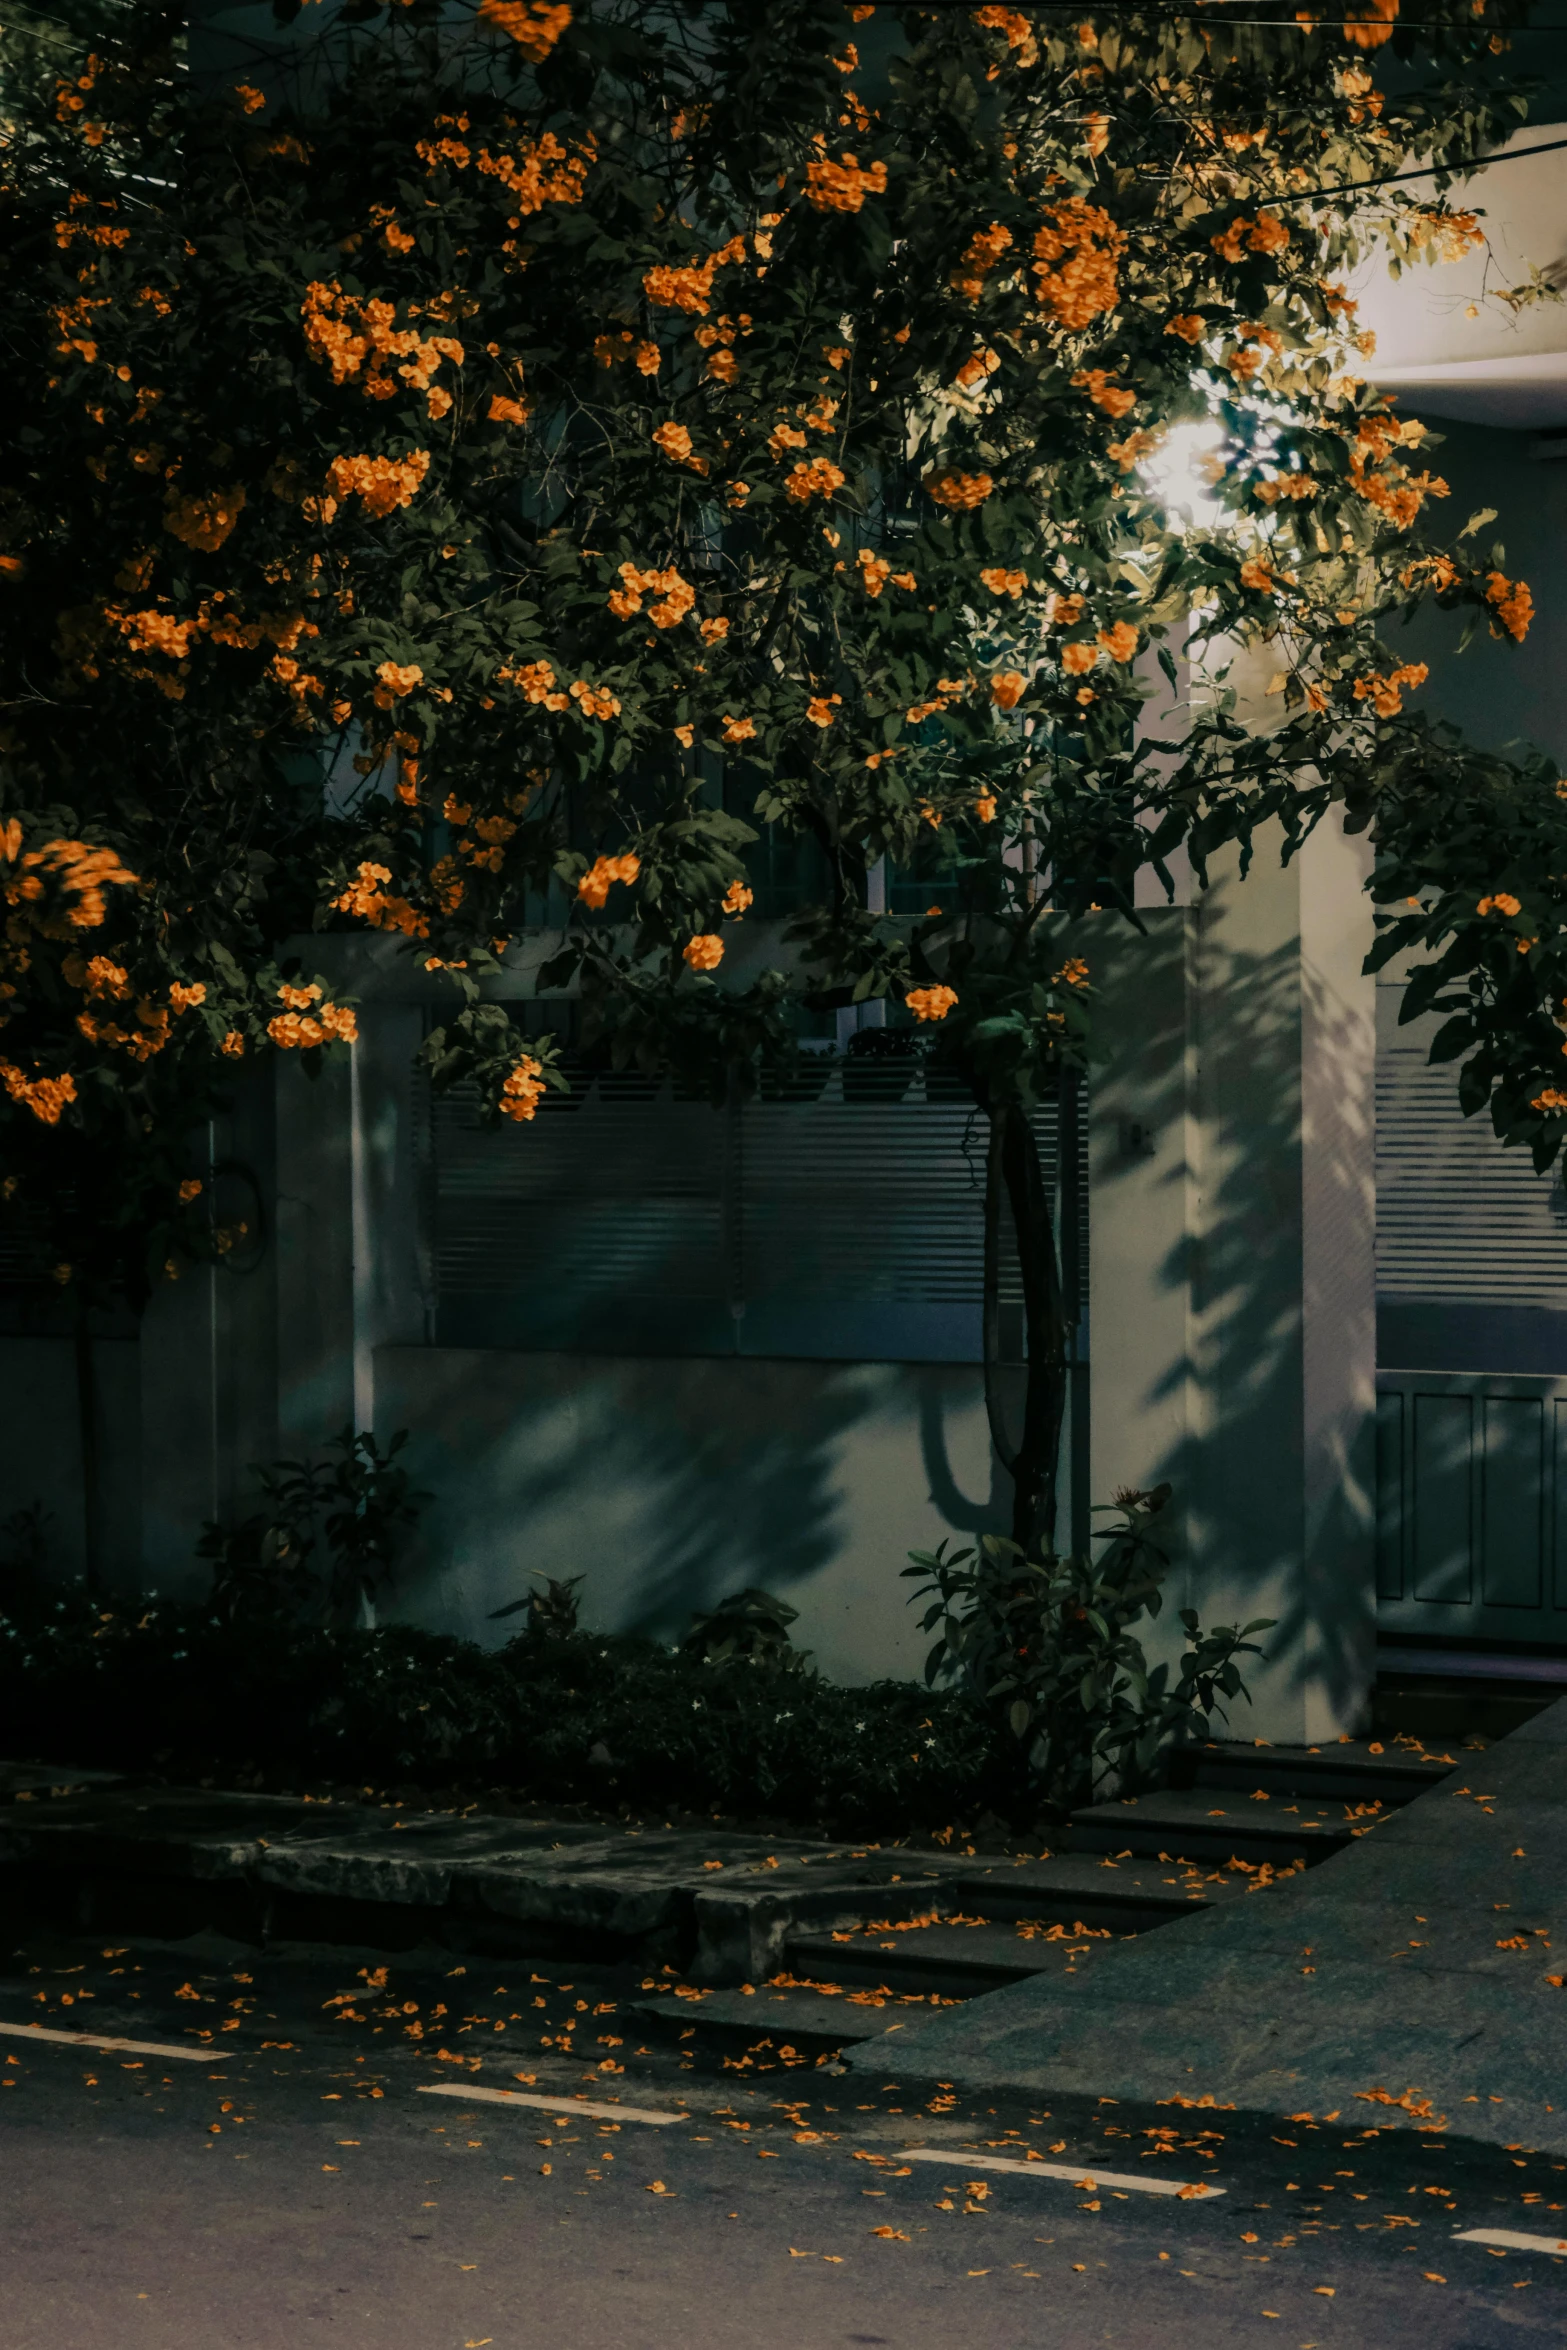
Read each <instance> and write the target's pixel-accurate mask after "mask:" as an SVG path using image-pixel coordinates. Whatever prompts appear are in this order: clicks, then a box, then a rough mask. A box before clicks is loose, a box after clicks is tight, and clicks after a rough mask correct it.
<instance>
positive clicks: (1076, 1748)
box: [903, 1485, 1273, 1808]
mask: <svg viewBox="0 0 1567 2350" xmlns="http://www.w3.org/2000/svg"><path fill="white" fill-rule="evenodd" d="M1169 1497H1170V1488H1169V1486H1168V1485H1161V1486H1158V1487H1157V1488H1156V1489H1155V1490H1154V1491H1153V1492H1152V1493H1135V1492H1131V1491H1127V1492H1123V1493H1118V1494H1117V1495H1116V1497H1115V1500H1114V1502H1113V1503H1112V1504H1111V1505H1110V1506H1111V1507H1112V1508H1114V1509H1116V1510H1118V1511H1119V1512H1120V1516H1121V1523H1120V1524H1119V1525H1116V1526H1112V1527H1110V1528H1109V1529H1108V1530H1107V1531H1105V1532H1104V1533H1101V1534H1098V1535H1096V1537H1095V1539H1096V1540H1098V1541H1101V1542H1105V1543H1107V1544H1108V1546H1109V1547H1108V1549H1107V1550H1106V1552H1105V1554H1104V1556H1103V1558H1102V1559H1101V1560H1100V1561H1099V1563H1098V1565H1097V1567H1095V1566H1094V1565H1093V1564H1092V1563H1091V1562H1090V1561H1089V1560H1087V1559H1082V1558H1057V1557H1055V1556H1053V1555H1051V1554H1047V1555H1046V1556H1044V1557H1042V1558H1039V1559H1031V1558H1029V1557H1027V1556H1026V1555H1025V1553H1024V1552H1023V1551H1022V1550H1021V1549H1020V1548H1019V1547H1018V1545H1017V1544H1016V1543H1015V1542H1008V1541H1006V1540H1004V1539H1003V1538H1001V1537H1000V1536H997V1535H986V1536H984V1537H983V1539H982V1540H981V1542H980V1545H979V1547H978V1549H977V1550H974V1549H969V1550H960V1551H956V1552H954V1554H953V1555H952V1557H950V1558H949V1557H948V1556H947V1555H946V1551H947V1546H946V1544H945V1543H942V1544H941V1546H940V1547H939V1549H937V1550H935V1551H911V1552H910V1553H909V1556H910V1558H911V1560H912V1561H913V1564H912V1565H910V1566H907V1567H905V1568H904V1569H903V1573H904V1574H905V1575H906V1576H924V1577H925V1578H926V1580H925V1582H923V1583H922V1585H921V1587H920V1589H919V1590H918V1591H916V1592H915V1593H914V1594H913V1597H912V1599H911V1602H910V1604H911V1605H912V1604H913V1603H914V1601H917V1600H919V1599H923V1598H926V1597H927V1596H928V1595H929V1594H931V1593H932V1592H934V1593H935V1595H936V1596H935V1600H934V1603H933V1604H932V1605H931V1606H930V1607H928V1608H927V1609H926V1611H925V1614H924V1616H923V1617H922V1618H921V1620H920V1629H921V1631H924V1632H931V1631H934V1632H935V1633H936V1639H935V1642H934V1644H933V1646H932V1648H931V1651H930V1655H929V1657H928V1658H927V1659H926V1664H925V1678H926V1681H927V1683H929V1684H931V1685H934V1684H935V1683H936V1682H938V1681H946V1682H949V1683H954V1684H957V1685H960V1686H962V1687H963V1688H965V1689H967V1690H968V1691H969V1693H970V1694H971V1695H972V1696H973V1697H975V1698H977V1699H978V1700H979V1701H980V1703H981V1704H982V1705H984V1706H985V1707H986V1708H987V1710H990V1711H991V1712H993V1713H994V1714H997V1715H999V1716H1000V1717H1001V1719H1002V1720H1003V1721H1004V1722H1005V1725H1006V1728H1007V1731H1008V1732H1009V1733H1010V1736H1011V1737H1012V1738H1013V1739H1014V1740H1015V1741H1016V1742H1017V1750H1018V1754H1019V1759H1020V1761H1021V1762H1022V1765H1023V1768H1024V1771H1025V1772H1026V1775H1027V1777H1028V1778H1029V1780H1030V1781H1031V1782H1032V1783H1033V1786H1034V1787H1035V1788H1036V1789H1037V1791H1038V1792H1039V1793H1040V1794H1042V1795H1043V1796H1044V1798H1045V1799H1046V1801H1048V1802H1051V1803H1053V1804H1058V1805H1060V1806H1062V1807H1063V1808H1070V1807H1072V1806H1073V1805H1075V1804H1080V1803H1086V1802H1089V1801H1091V1800H1092V1799H1093V1797H1094V1796H1095V1794H1096V1793H1098V1792H1099V1791H1100V1789H1101V1786H1102V1783H1103V1782H1104V1781H1106V1780H1107V1779H1109V1778H1111V1777H1112V1775H1114V1776H1115V1777H1116V1778H1117V1780H1118V1781H1119V1783H1120V1784H1121V1785H1123V1786H1126V1785H1135V1784H1139V1783H1142V1782H1144V1781H1146V1779H1147V1778H1148V1777H1149V1775H1150V1774H1151V1773H1152V1771H1153V1769H1154V1767H1155V1764H1156V1762H1157V1760H1158V1757H1159V1754H1160V1751H1161V1749H1162V1748H1163V1747H1164V1746H1165V1745H1166V1744H1168V1743H1169V1742H1170V1741H1171V1740H1172V1739H1178V1738H1183V1737H1201V1736H1204V1735H1206V1734H1207V1731H1208V1728H1209V1722H1210V1718H1211V1716H1212V1714H1213V1713H1214V1712H1215V1711H1216V1710H1217V1711H1218V1712H1220V1713H1221V1714H1222V1713H1223V1710H1224V1709H1223V1706H1222V1705H1221V1704H1220V1700H1221V1699H1222V1698H1233V1697H1237V1696H1241V1697H1245V1696H1247V1690H1246V1685H1245V1683H1244V1681H1243V1680H1242V1679H1241V1675H1240V1668H1239V1666H1238V1664H1237V1662H1236V1659H1237V1658H1238V1657H1241V1656H1260V1655H1261V1654H1262V1651H1261V1650H1260V1649H1259V1648H1258V1647H1257V1646H1256V1645H1255V1643H1254V1642H1253V1641H1252V1639H1251V1635H1252V1634H1253V1633H1254V1632H1265V1631H1267V1630H1268V1629H1269V1628H1270V1626H1271V1623H1272V1621H1273V1619H1272V1618H1268V1617H1261V1618H1259V1619H1258V1620H1257V1621H1256V1622H1254V1623H1250V1624H1245V1625H1241V1626H1236V1625H1228V1624H1226V1625H1219V1626H1217V1627H1216V1628H1215V1629H1214V1630H1213V1631H1210V1632H1204V1631H1203V1630H1202V1628H1201V1625H1200V1624H1199V1622H1198V1619H1197V1616H1196V1613H1195V1612H1194V1611H1193V1610H1192V1609H1190V1608H1182V1610H1181V1611H1180V1617H1181V1623H1182V1625H1183V1626H1184V1628H1185V1632H1186V1641H1187V1646H1186V1653H1185V1655H1184V1656H1183V1657H1182V1659H1181V1663H1180V1667H1179V1670H1178V1671H1177V1673H1176V1674H1175V1677H1174V1679H1173V1680H1172V1678H1171V1674H1170V1668H1169V1666H1168V1665H1167V1664H1161V1665H1158V1666H1156V1667H1155V1668H1154V1669H1153V1671H1152V1672H1150V1671H1149V1669H1148V1660H1147V1658H1146V1656H1145V1655H1144V1653H1143V1648H1142V1643H1141V1642H1140V1641H1139V1640H1138V1639H1137V1638H1136V1636H1135V1634H1134V1633H1133V1631H1132V1626H1133V1625H1134V1624H1136V1623H1137V1622H1139V1621H1140V1619H1141V1618H1143V1617H1144V1616H1147V1617H1150V1618H1151V1617H1154V1616H1156V1615H1157V1614H1158V1613H1159V1610H1160V1606H1161V1604H1162V1589H1161V1586H1162V1584H1163V1581H1164V1577H1165V1574H1166V1572H1167V1570H1168V1566H1169V1557H1168V1553H1167V1552H1166V1551H1165V1550H1164V1548H1163V1547H1162V1545H1161V1544H1160V1542H1159V1540H1158V1539H1157V1535H1156V1533H1155V1531H1154V1528H1155V1522H1156V1520H1157V1518H1158V1516H1159V1514H1160V1512H1161V1511H1162V1510H1163V1508H1164V1505H1165V1503H1166V1502H1167V1501H1168V1499H1169ZM1248 1702H1249V1700H1248Z"/></svg>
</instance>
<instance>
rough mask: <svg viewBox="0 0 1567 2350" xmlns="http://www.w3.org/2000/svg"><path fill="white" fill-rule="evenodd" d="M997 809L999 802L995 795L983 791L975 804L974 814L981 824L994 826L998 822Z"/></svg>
mask: <svg viewBox="0 0 1567 2350" xmlns="http://www.w3.org/2000/svg"><path fill="white" fill-rule="evenodd" d="M996 807H997V801H996V795H995V793H994V792H989V791H982V792H981V793H980V795H979V798H978V799H977V800H976V801H975V802H974V813H975V815H976V816H977V817H978V818H979V820H980V822H981V824H994V823H995V821H996Z"/></svg>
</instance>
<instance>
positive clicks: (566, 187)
mask: <svg viewBox="0 0 1567 2350" xmlns="http://www.w3.org/2000/svg"><path fill="white" fill-rule="evenodd" d="M420 151H421V153H422V152H423V150H422V149H421V150H420ZM594 152H595V150H594V146H593V141H592V139H591V137H589V138H588V139H585V140H584V141H583V142H582V143H581V146H580V147H579V150H578V152H577V153H576V154H575V155H573V154H571V153H570V152H569V151H568V150H567V149H566V148H565V147H563V146H562V145H561V143H560V141H559V139H557V138H556V136H555V134H554V132H553V131H546V132H545V133H544V136H543V138H542V139H536V140H534V141H533V142H532V143H531V144H526V143H525V144H524V145H523V146H522V148H521V149H520V150H519V152H518V153H517V154H516V155H506V154H501V155H492V154H491V153H490V151H489V149H488V148H487V147H481V148H480V149H479V152H478V154H477V156H476V157H475V158H474V160H475V162H476V163H477V165H478V168H479V170H480V171H482V172H483V173H484V174H485V176H486V178H488V179H495V180H499V181H500V183H501V186H502V187H503V188H504V189H505V190H506V193H507V196H508V197H509V199H510V201H511V202H512V204H513V205H514V206H515V207H516V209H517V211H518V212H519V213H531V212H542V211H543V209H544V207H545V205H546V204H580V203H581V202H582V188H583V182H584V181H585V180H586V178H587V176H588V168H589V166H590V164H591V163H592V162H593V160H594ZM510 225H511V226H512V227H515V226H516V222H515V221H513V222H512V223H511V224H510ZM505 250H506V251H508V252H509V251H510V250H511V248H510V246H507V247H506V248H505Z"/></svg>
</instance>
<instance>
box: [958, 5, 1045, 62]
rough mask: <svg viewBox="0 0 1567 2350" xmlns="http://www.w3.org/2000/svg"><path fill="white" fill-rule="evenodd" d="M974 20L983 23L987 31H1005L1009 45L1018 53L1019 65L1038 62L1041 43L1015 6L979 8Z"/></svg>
mask: <svg viewBox="0 0 1567 2350" xmlns="http://www.w3.org/2000/svg"><path fill="white" fill-rule="evenodd" d="M974 22H975V23H976V24H980V25H983V26H984V27H985V29H986V31H987V32H994V33H1004V34H1005V35H1006V43H1007V47H1008V48H1009V49H1012V50H1015V51H1016V53H1017V62H1018V64H1019V65H1037V64H1038V62H1039V43H1038V42H1037V41H1036V40H1035V38H1034V28H1033V26H1032V25H1031V24H1030V23H1029V21H1028V19H1027V17H1026V16H1019V14H1018V12H1017V10H1016V9H1015V8H998V7H995V6H990V7H986V8H977V9H976V10H975V11H974Z"/></svg>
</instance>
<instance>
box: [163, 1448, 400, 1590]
mask: <svg viewBox="0 0 1567 2350" xmlns="http://www.w3.org/2000/svg"><path fill="white" fill-rule="evenodd" d="M407 1442H408V1431H407V1429H406V1428H400V1429H399V1430H398V1431H397V1434H396V1435H395V1436H394V1437H393V1438H392V1440H391V1442H390V1443H389V1444H388V1445H387V1448H386V1450H385V1451H384V1452H383V1451H382V1450H381V1448H380V1446H379V1445H378V1444H377V1443H376V1440H375V1437H374V1436H373V1435H372V1434H371V1432H370V1430H369V1429H367V1428H365V1429H360V1430H359V1432H358V1433H357V1434H356V1433H355V1431H354V1430H353V1429H352V1428H345V1429H344V1430H343V1431H342V1433H341V1434H340V1435H338V1436H334V1437H333V1438H332V1439H331V1441H330V1443H329V1445H328V1446H327V1450H328V1451H329V1452H334V1453H336V1454H337V1455H338V1458H337V1459H336V1460H335V1461H334V1460H328V1461H274V1462H273V1463H272V1464H271V1466H270V1467H269V1468H262V1467H260V1466H259V1465H258V1466H256V1467H255V1469H254V1471H253V1474H254V1475H255V1477H256V1480H257V1482H258V1483H259V1485H260V1487H261V1490H262V1492H263V1494H264V1495H265V1496H266V1500H267V1504H268V1506H267V1508H266V1509H265V1510H260V1511H257V1512H255V1513H253V1515H252V1516H250V1517H248V1518H246V1519H244V1520H243V1521H242V1522H241V1524H240V1525H238V1526H236V1527H234V1528H232V1529H227V1528H225V1527H223V1526H221V1525H220V1524H219V1523H218V1522H217V1521H216V1520H212V1521H209V1522H208V1524H207V1525H206V1526H205V1527H204V1528H203V1530H202V1536H201V1540H200V1542H199V1543H198V1544H197V1546H196V1555H197V1557H198V1558H204V1559H208V1560H210V1561H211V1562H212V1569H213V1581H212V1598H213V1602H214V1604H215V1605H216V1606H217V1607H218V1609H219V1610H220V1612H222V1613H223V1614H225V1615H227V1616H228V1617H229V1618H230V1620H233V1619H234V1618H235V1617H236V1616H238V1615H240V1614H246V1615H250V1616H257V1615H269V1616H280V1615H281V1616H285V1617H289V1616H294V1615H297V1614H299V1613H301V1612H303V1611H305V1610H308V1609H309V1608H310V1607H311V1605H312V1603H315V1604H318V1605H319V1606H320V1608H321V1609H322V1611H323V1613H324V1614H325V1616H326V1618H327V1619H328V1621H331V1622H337V1623H349V1622H352V1621H353V1620H354V1619H355V1618H356V1617H357V1615H358V1613H359V1611H360V1608H361V1606H362V1603H363V1602H364V1601H365V1600H369V1599H373V1598H374V1597H375V1595H376V1593H377V1592H378V1591H380V1590H381V1589H382V1588H383V1587H384V1586H385V1585H386V1583H387V1582H389V1581H390V1579H391V1575H392V1572H393V1567H394V1563H395V1556H396V1551H397V1546H398V1542H399V1539H400V1537H401V1535H402V1534H403V1532H404V1530H405V1529H406V1528H407V1527H409V1526H412V1525H413V1524H414V1523H415V1521H416V1520H417V1518H418V1515H419V1512H420V1510H421V1509H422V1508H423V1507H424V1504H425V1503H426V1502H427V1501H428V1500H429V1499H430V1496H429V1494H427V1493H416V1492H415V1491H414V1490H413V1488H412V1485H411V1483H410V1481H409V1476H408V1472H407V1470H406V1469H403V1468H399V1467H397V1466H396V1465H395V1464H396V1458H397V1455H398V1453H400V1452H401V1451H402V1449H403V1446H404V1445H405V1444H406V1443H407ZM322 1553H324V1554H325V1555H324V1558H323V1557H322V1556H321V1555H320V1554H322Z"/></svg>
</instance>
